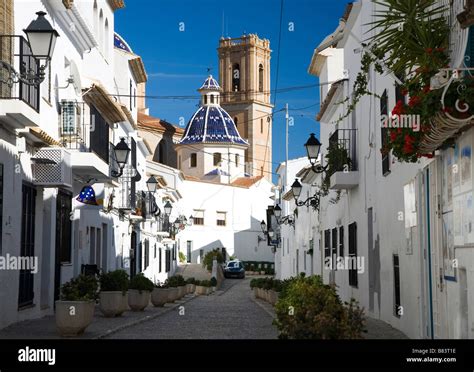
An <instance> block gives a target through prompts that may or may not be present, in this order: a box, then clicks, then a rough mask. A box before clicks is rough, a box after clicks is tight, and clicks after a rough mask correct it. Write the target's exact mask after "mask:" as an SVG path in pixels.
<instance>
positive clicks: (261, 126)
mask: <svg viewBox="0 0 474 372" xmlns="http://www.w3.org/2000/svg"><path fill="white" fill-rule="evenodd" d="M260 133H263V119H260Z"/></svg>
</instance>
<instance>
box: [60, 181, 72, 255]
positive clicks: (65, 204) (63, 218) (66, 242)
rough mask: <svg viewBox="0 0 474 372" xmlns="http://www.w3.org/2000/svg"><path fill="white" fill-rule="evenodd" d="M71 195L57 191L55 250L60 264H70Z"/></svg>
mask: <svg viewBox="0 0 474 372" xmlns="http://www.w3.org/2000/svg"><path fill="white" fill-rule="evenodd" d="M71 210H72V194H71V193H70V192H68V191H65V190H61V189H59V190H58V195H57V197H56V250H57V251H59V260H60V262H61V263H62V262H72V261H71V251H72V239H71V233H72V221H71V218H70V217H71Z"/></svg>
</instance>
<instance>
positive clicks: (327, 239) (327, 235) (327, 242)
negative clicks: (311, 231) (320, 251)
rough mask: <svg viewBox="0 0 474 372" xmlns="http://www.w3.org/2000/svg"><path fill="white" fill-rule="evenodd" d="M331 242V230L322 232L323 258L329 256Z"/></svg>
mask: <svg viewBox="0 0 474 372" xmlns="http://www.w3.org/2000/svg"><path fill="white" fill-rule="evenodd" d="M330 241H331V230H326V231H324V257H325V258H326V257H329V256H330V255H331V248H330Z"/></svg>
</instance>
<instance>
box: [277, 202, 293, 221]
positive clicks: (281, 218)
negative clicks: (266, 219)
mask: <svg viewBox="0 0 474 372" xmlns="http://www.w3.org/2000/svg"><path fill="white" fill-rule="evenodd" d="M273 214H274V215H275V219H276V221H277V224H279V225H283V224H285V225H292V226H294V225H295V220H294V219H293V218H292V215H288V216H284V217H281V208H280V205H279V204H277V205H275V207H274V208H273Z"/></svg>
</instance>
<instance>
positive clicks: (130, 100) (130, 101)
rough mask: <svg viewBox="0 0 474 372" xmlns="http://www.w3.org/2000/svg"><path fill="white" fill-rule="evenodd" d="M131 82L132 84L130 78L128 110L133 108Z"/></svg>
mask: <svg viewBox="0 0 474 372" xmlns="http://www.w3.org/2000/svg"><path fill="white" fill-rule="evenodd" d="M132 93H133V84H132V79H130V97H129V108H130V111H132V109H133V107H132V106H133V94H132Z"/></svg>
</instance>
